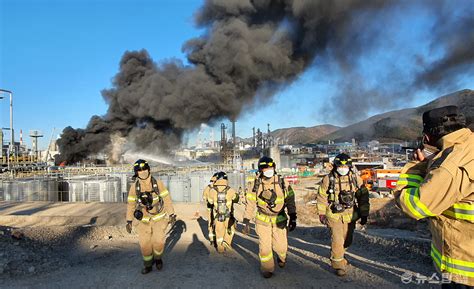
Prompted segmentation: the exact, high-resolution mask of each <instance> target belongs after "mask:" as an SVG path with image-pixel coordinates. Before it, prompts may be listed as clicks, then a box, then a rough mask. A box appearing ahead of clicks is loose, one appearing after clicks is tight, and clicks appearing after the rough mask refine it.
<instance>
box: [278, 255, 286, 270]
mask: <svg viewBox="0 0 474 289" xmlns="http://www.w3.org/2000/svg"><path fill="white" fill-rule="evenodd" d="M277 263H278V267H280V268H284V267H285V265H286V262H285V261H282V260H281V259H280V257H277Z"/></svg>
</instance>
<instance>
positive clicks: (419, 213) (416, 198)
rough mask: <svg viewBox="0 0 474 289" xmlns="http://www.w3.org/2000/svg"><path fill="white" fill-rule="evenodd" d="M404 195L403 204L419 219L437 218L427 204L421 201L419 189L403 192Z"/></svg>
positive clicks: (409, 189)
mask: <svg viewBox="0 0 474 289" xmlns="http://www.w3.org/2000/svg"><path fill="white" fill-rule="evenodd" d="M402 193H403V199H402V200H401V201H403V203H404V204H405V206H406V207H407V208H408V209H409V210H410V213H412V215H414V216H415V217H416V218H417V219H422V218H425V217H432V216H435V214H433V213H432V212H431V211H430V210H428V208H427V207H426V205H425V204H423V203H422V202H421V201H420V190H419V188H408V189H404V190H402Z"/></svg>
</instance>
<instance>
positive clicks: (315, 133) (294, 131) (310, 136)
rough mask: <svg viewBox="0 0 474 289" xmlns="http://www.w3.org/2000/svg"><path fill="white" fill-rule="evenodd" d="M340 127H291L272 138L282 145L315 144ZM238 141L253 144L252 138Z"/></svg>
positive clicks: (278, 130) (279, 131)
mask: <svg viewBox="0 0 474 289" xmlns="http://www.w3.org/2000/svg"><path fill="white" fill-rule="evenodd" d="M338 129H340V127H338V126H335V125H330V124H323V125H316V126H312V127H303V126H300V127H290V128H280V129H277V130H274V131H272V132H270V134H271V136H272V137H273V138H274V139H275V140H276V141H278V143H280V144H289V145H295V144H305V143H310V142H313V141H314V140H315V139H319V138H321V137H323V136H325V135H327V134H330V133H332V132H335V131H337V130H338ZM237 141H243V142H244V143H252V138H251V137H249V138H239V137H237Z"/></svg>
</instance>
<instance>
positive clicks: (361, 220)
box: [360, 216, 367, 225]
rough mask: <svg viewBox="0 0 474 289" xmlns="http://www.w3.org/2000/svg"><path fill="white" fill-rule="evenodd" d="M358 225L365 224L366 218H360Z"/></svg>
mask: <svg viewBox="0 0 474 289" xmlns="http://www.w3.org/2000/svg"><path fill="white" fill-rule="evenodd" d="M360 224H361V225H365V224H367V216H363V217H360Z"/></svg>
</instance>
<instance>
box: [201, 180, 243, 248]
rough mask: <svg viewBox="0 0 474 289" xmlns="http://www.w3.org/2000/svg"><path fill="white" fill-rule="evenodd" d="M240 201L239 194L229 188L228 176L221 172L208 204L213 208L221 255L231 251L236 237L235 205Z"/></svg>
mask: <svg viewBox="0 0 474 289" xmlns="http://www.w3.org/2000/svg"><path fill="white" fill-rule="evenodd" d="M238 201H239V194H238V193H237V191H236V190H234V189H233V188H231V187H230V186H229V183H228V180H227V174H226V173H224V172H219V173H217V175H216V181H215V182H214V185H213V186H212V188H211V190H210V191H209V198H208V202H209V203H210V204H211V206H212V215H213V217H214V232H215V235H216V246H217V251H218V252H219V253H223V252H224V251H225V250H230V249H231V246H232V239H233V237H234V222H235V219H234V216H233V210H234V203H237V202H238Z"/></svg>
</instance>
